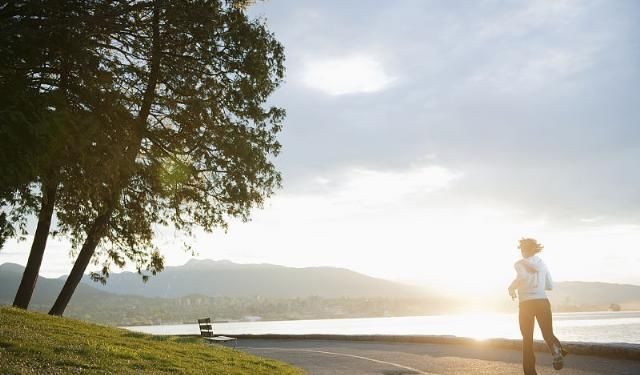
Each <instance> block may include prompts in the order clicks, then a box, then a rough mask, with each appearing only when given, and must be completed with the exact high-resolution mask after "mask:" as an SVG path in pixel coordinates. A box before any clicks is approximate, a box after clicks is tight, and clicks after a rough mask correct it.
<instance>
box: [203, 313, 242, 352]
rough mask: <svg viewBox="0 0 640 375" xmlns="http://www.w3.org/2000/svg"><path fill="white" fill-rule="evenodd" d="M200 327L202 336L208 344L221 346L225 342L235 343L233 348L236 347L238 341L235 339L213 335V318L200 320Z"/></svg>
mask: <svg viewBox="0 0 640 375" xmlns="http://www.w3.org/2000/svg"><path fill="white" fill-rule="evenodd" d="M198 326H200V336H202V338H203V339H205V340H207V342H208V343H212V344H221V343H225V342H233V347H234V348H235V347H236V343H237V342H238V340H237V339H236V338H235V337H228V336H216V335H214V334H213V324H211V318H203V319H198Z"/></svg>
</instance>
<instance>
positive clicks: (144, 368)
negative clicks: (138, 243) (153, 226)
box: [0, 307, 304, 374]
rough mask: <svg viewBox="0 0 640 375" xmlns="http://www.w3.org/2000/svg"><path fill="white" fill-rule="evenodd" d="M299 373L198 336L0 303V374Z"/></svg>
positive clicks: (297, 370) (286, 366) (280, 363)
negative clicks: (112, 324)
mask: <svg viewBox="0 0 640 375" xmlns="http://www.w3.org/2000/svg"><path fill="white" fill-rule="evenodd" d="M68 373H72V374H75V373H94V374H134V373H135V374H139V373H149V374H163V373H174V374H303V373H304V372H303V371H302V370H300V369H297V368H295V367H292V366H289V365H286V364H284V363H282V362H277V361H273V360H270V359H263V358H260V357H256V356H252V355H249V354H246V353H243V352H241V351H236V350H233V349H229V348H226V347H222V346H219V345H208V344H206V343H204V342H203V340H202V339H200V338H196V337H188V338H184V337H172V336H151V335H145V334H141V333H134V332H129V331H127V330H124V329H118V328H111V327H105V326H100V325H96V324H91V323H86V322H82V321H79V320H73V319H67V318H59V317H51V316H48V315H45V314H42V313H36V312H28V311H24V310H20V309H15V308H11V307H0V374H68Z"/></svg>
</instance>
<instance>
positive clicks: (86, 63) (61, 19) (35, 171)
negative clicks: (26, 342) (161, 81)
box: [0, 0, 118, 308]
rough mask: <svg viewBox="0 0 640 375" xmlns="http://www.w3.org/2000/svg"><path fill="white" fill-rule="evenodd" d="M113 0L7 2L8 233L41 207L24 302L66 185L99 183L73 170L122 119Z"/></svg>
mask: <svg viewBox="0 0 640 375" xmlns="http://www.w3.org/2000/svg"><path fill="white" fill-rule="evenodd" d="M113 4H114V5H112V3H110V2H103V1H88V0H85V1H80V0H73V1H72V0H57V1H54V0H45V1H11V2H2V3H0V20H1V24H2V28H1V29H0V41H1V43H0V44H1V45H2V47H1V48H2V51H1V52H2V53H0V55H1V56H2V57H1V58H0V92H1V93H2V94H3V95H2V97H3V98H4V99H3V101H2V103H1V104H0V111H1V112H2V113H3V115H5V116H3V118H2V121H1V122H0V134H1V135H2V141H1V146H2V147H1V149H2V152H0V166H1V167H2V169H1V170H0V175H2V180H1V182H2V184H1V185H0V197H2V200H1V201H0V204H2V206H3V207H4V208H5V211H4V212H2V217H3V223H0V224H2V225H3V228H4V230H3V233H4V236H3V237H8V236H11V235H14V234H16V228H15V226H18V228H22V229H24V220H25V218H26V217H27V216H28V215H30V214H34V213H37V216H38V225H37V228H36V231H35V235H34V239H33V243H32V246H31V251H30V254H29V260H28V262H27V266H26V268H25V271H24V274H23V277H22V280H21V283H20V287H19V289H18V291H17V293H16V298H15V300H14V306H17V307H21V308H27V306H28V304H29V301H30V298H31V295H32V293H33V290H34V288H35V284H36V281H37V277H38V271H39V269H40V265H41V262H42V257H43V254H44V250H45V247H46V242H47V238H48V236H49V232H50V228H51V221H52V215H53V212H54V208H55V206H56V202H57V200H58V199H59V198H60V193H61V192H60V186H61V185H63V184H65V183H66V184H67V185H70V184H71V183H72V184H73V185H74V189H67V190H65V191H66V192H67V193H70V194H71V196H72V197H73V196H76V193H75V192H76V191H78V190H84V189H91V182H90V181H89V180H88V179H87V178H86V177H87V176H83V175H81V174H76V175H74V172H77V171H82V170H87V168H86V167H82V166H81V165H82V164H83V163H86V162H87V160H89V159H91V155H92V154H91V153H89V152H87V151H88V150H89V147H90V146H93V145H95V144H97V143H99V142H100V138H101V137H104V136H105V135H106V134H107V133H109V131H110V130H109V129H110V128H112V127H113V122H114V121H118V119H117V118H116V117H117V116H116V114H117V113H118V111H117V110H115V109H114V108H112V106H111V103H112V102H113V100H112V99H113V97H114V95H117V92H114V90H113V86H112V84H111V83H112V82H111V77H110V74H109V72H108V71H107V70H106V69H105V68H106V67H105V64H104V59H103V58H102V56H101V55H99V54H98V53H97V52H98V51H97V48H96V47H97V45H98V44H99V43H101V42H104V40H105V39H104V38H105V36H108V35H109V33H108V31H110V30H109V28H108V27H105V25H107V26H111V27H112V26H113V23H109V22H108V21H109V20H110V19H113V15H114V14H117V12H116V10H118V9H117V7H116V5H118V3H117V2H113ZM65 176H66V180H64V178H63V177H65ZM83 177H85V178H83ZM66 199H67V200H69V199H72V198H70V197H69V196H67V197H66ZM7 207H10V209H8V210H7ZM22 233H23V234H24V231H22Z"/></svg>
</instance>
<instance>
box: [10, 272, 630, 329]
mask: <svg viewBox="0 0 640 375" xmlns="http://www.w3.org/2000/svg"><path fill="white" fill-rule="evenodd" d="M23 271H24V267H22V266H19V265H16V264H9V263H7V264H1V265H0V304H11V303H12V302H13V298H14V296H15V293H16V290H17V289H18V284H19V283H20V278H21V277H22V273H23ZM63 283H64V277H62V278H58V279H50V278H45V277H40V278H39V279H38V283H37V287H36V291H35V293H34V296H33V299H32V303H31V305H30V308H32V309H35V310H40V311H48V309H49V308H50V307H51V305H52V303H53V301H54V299H55V297H56V296H57V295H58V293H59V291H60V289H61V288H62V284H63ZM549 295H550V299H551V301H552V304H553V307H554V309H555V310H556V311H593V310H603V309H607V308H608V307H609V306H610V305H611V304H618V305H621V306H622V308H623V309H638V308H640V286H637V285H624V284H610V283H598V282H578V281H572V282H558V283H556V285H555V288H554V290H553V292H551V293H550V294H549ZM465 302H466V301H463V300H454V299H452V298H443V297H438V296H435V295H434V294H433V293H430V292H429V291H427V290H425V289H422V288H418V287H414V286H408V285H403V284H398V283H394V282H391V281H387V280H382V279H377V278H373V277H370V276H366V275H363V274H359V273H357V272H353V271H349V270H346V269H341V268H331V267H310V268H291V267H283V266H277V265H271V264H236V263H232V262H229V261H212V260H192V261H190V262H188V263H187V264H185V265H183V266H178V267H167V268H166V270H165V271H164V272H161V273H160V274H158V275H157V276H154V277H151V278H149V281H148V282H147V283H142V281H141V278H140V275H138V274H136V273H131V272H123V273H115V274H112V275H111V277H110V278H109V281H108V283H107V285H106V286H101V285H100V284H97V283H94V282H92V281H90V280H89V279H88V277H85V279H84V281H83V282H82V283H80V285H79V286H78V289H77V290H76V293H75V294H74V296H73V298H72V300H71V303H70V304H69V308H68V310H67V313H68V314H67V315H68V316H71V317H77V318H81V319H85V320H93V321H99V322H104V323H110V324H142V323H145V324H146V323H155V324H159V323H161V322H177V321H182V319H186V321H189V320H193V319H194V318H196V317H198V316H200V315H203V316H204V315H211V316H216V317H223V318H226V319H242V317H243V316H245V315H258V316H262V317H264V318H265V319H312V318H331V317H364V316H403V315H425V314H433V313H447V312H455V311H461V309H463V308H464V306H465ZM486 302H487V308H491V307H492V306H493V307H495V308H498V309H502V310H504V311H513V308H514V304H513V303H512V302H511V301H510V300H509V299H508V298H505V297H504V296H501V297H499V298H498V297H496V298H495V300H493V299H492V300H490V301H489V300H488V301H486Z"/></svg>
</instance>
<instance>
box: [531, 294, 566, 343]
mask: <svg viewBox="0 0 640 375" xmlns="http://www.w3.org/2000/svg"><path fill="white" fill-rule="evenodd" d="M537 301H540V302H539V304H538V306H537V309H536V310H537V311H536V319H537V320H538V325H539V326H540V331H542V337H543V338H544V341H545V342H546V343H547V346H548V347H549V350H550V351H551V353H553V352H554V349H555V346H557V350H560V349H561V348H562V346H561V345H560V340H558V338H557V337H556V336H555V335H554V334H553V315H552V314H551V304H549V300H546V299H545V300H537ZM537 301H536V302H537Z"/></svg>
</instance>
